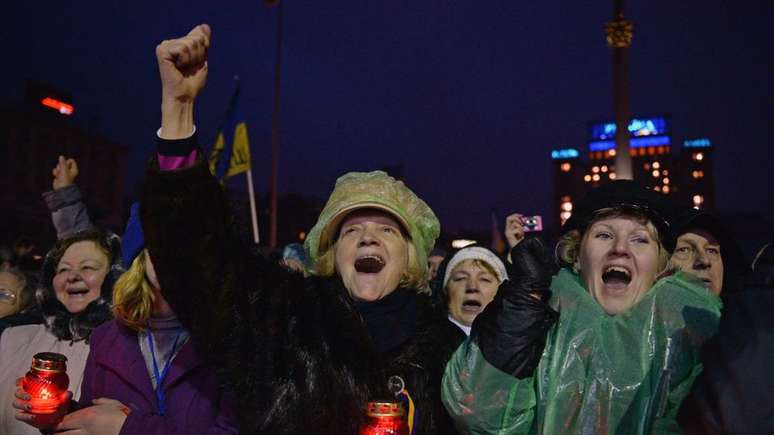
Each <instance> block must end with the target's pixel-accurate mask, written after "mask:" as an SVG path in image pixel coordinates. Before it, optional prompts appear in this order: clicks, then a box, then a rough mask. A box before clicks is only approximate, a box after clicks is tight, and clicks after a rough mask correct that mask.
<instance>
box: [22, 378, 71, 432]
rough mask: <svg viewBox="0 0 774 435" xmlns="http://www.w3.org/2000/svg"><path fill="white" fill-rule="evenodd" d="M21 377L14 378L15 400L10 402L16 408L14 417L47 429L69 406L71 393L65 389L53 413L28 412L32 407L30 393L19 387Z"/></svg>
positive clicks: (57, 420)
mask: <svg viewBox="0 0 774 435" xmlns="http://www.w3.org/2000/svg"><path fill="white" fill-rule="evenodd" d="M23 379H24V378H19V379H17V380H16V391H15V392H14V397H16V400H14V401H13V404H12V405H13V407H14V408H15V409H16V410H17V412H16V414H15V415H14V418H15V419H17V420H19V421H22V422H24V423H27V424H29V425H30V426H32V427H36V428H38V429H48V428H50V427H52V426H54V425H55V424H57V423H58V422H60V421H61V420H62V417H64V415H65V414H67V411H68V410H69V408H70V399H71V398H72V397H73V393H71V392H69V391H67V392H66V393H65V394H64V395H63V398H62V399H63V400H62V402H61V403H60V404H59V408H57V410H56V412H55V413H53V414H31V413H30V412H29V411H30V409H32V405H31V404H30V395H29V394H27V392H26V391H24V390H23V389H22V387H21V385H22V384H21V383H22V380H23Z"/></svg>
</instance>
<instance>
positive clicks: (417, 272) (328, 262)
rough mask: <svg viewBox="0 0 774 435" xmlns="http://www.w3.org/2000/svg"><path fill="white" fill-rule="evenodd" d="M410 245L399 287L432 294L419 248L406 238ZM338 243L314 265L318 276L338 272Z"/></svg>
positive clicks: (328, 248) (407, 243)
mask: <svg viewBox="0 0 774 435" xmlns="http://www.w3.org/2000/svg"><path fill="white" fill-rule="evenodd" d="M406 245H407V246H408V266H407V267H406V270H404V271H403V273H401V277H400V283H399V284H398V286H399V287H404V288H413V289H416V291H417V293H420V294H423V293H424V294H430V287H429V286H428V285H427V274H426V273H425V270H424V269H423V268H422V267H421V266H420V265H419V262H417V250H416V247H415V246H414V243H413V242H412V241H411V239H408V238H407V239H406ZM335 250H336V243H334V244H333V245H329V246H328V247H327V248H326V249H325V252H323V253H322V255H320V257H319V259H318V260H317V263H316V264H315V265H314V273H315V275H318V276H333V275H334V274H335V273H336V253H335Z"/></svg>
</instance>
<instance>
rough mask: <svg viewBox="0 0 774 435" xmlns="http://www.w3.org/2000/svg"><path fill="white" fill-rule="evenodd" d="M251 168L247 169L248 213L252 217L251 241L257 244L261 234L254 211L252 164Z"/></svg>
mask: <svg viewBox="0 0 774 435" xmlns="http://www.w3.org/2000/svg"><path fill="white" fill-rule="evenodd" d="M250 166H251V169H248V170H247V191H248V194H249V195H250V215H251V216H252V218H253V241H254V242H255V244H256V245H257V244H259V243H260V242H261V236H259V235H258V216H257V213H256V212H255V192H254V191H253V170H252V165H250Z"/></svg>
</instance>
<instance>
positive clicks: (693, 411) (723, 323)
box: [679, 245, 774, 435]
mask: <svg viewBox="0 0 774 435" xmlns="http://www.w3.org/2000/svg"><path fill="white" fill-rule="evenodd" d="M766 249H767V251H769V253H768V259H767V260H768V263H766V262H764V261H763V260H764V255H762V254H759V256H758V259H757V260H758V261H757V263H758V264H757V265H756V269H755V270H754V272H753V273H752V274H751V275H750V276H749V277H747V280H746V285H745V286H744V288H743V289H742V290H739V289H735V291H731V292H728V293H726V289H725V287H724V288H723V293H721V296H722V297H723V302H724V308H723V317H721V319H720V327H719V328H718V333H717V335H716V336H715V337H713V338H712V340H710V341H709V342H708V343H707V344H706V345H705V346H704V349H702V357H703V361H704V371H703V372H702V373H701V375H700V376H699V378H698V379H697V380H696V385H695V386H694V388H693V390H692V391H691V394H690V396H688V398H687V399H686V401H685V403H684V405H683V407H682V409H681V410H680V415H679V421H680V426H681V427H682V429H683V431H684V432H685V433H686V435H698V434H702V435H704V434H707V435H713V434H745V435H758V434H760V435H764V434H772V433H774V376H771V372H770V370H771V361H773V360H774V316H772V315H771V308H772V307H774V261H773V260H774V254H772V252H774V245H770V246H768V247H767V248H766ZM723 255H724V258H725V253H724V254H723Z"/></svg>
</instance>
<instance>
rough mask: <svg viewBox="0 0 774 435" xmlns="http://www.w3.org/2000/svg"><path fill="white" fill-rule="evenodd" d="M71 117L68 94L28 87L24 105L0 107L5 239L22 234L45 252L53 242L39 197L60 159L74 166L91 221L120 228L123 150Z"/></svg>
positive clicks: (73, 110)
mask: <svg viewBox="0 0 774 435" xmlns="http://www.w3.org/2000/svg"><path fill="white" fill-rule="evenodd" d="M73 113H78V112H77V107H75V104H74V103H73V99H72V97H71V96H70V95H68V94H67V93H65V92H62V91H59V90H56V89H53V88H50V87H47V86H44V85H40V84H37V83H32V82H29V83H28V84H27V89H26V98H25V101H24V102H14V103H8V104H3V105H2V106H0V150H2V154H3V157H4V158H3V159H2V163H0V165H2V169H0V184H1V185H2V186H3V189H0V202H2V204H3V211H4V213H3V217H2V218H0V228H2V231H3V236H4V238H9V239H12V238H14V237H18V236H22V235H24V236H28V237H30V238H31V239H33V240H35V242H37V245H38V246H39V247H46V246H48V244H49V243H50V242H51V240H52V238H53V237H55V234H54V229H53V226H52V224H51V215H50V214H49V211H48V209H47V208H46V205H45V203H44V202H43V200H42V199H41V194H42V193H43V192H45V191H48V190H51V182H52V175H51V170H52V169H53V168H54V166H56V163H57V158H58V156H59V155H60V154H61V155H64V156H67V157H74V158H75V159H76V160H77V162H78V168H79V171H80V174H79V176H78V178H77V180H76V183H77V184H78V186H79V187H80V189H81V192H82V193H83V199H84V201H85V202H86V204H87V206H88V207H89V214H90V215H91V217H92V219H93V220H94V221H95V222H96V223H98V224H100V225H103V226H107V227H109V228H111V229H114V230H117V231H119V232H120V230H121V229H122V227H123V220H124V216H123V211H124V209H125V207H124V205H125V204H124V180H125V178H126V161H127V156H128V151H129V150H128V147H127V146H125V145H122V144H119V143H116V142H115V141H112V140H110V139H108V138H106V137H104V136H102V135H100V134H97V133H95V132H94V131H92V130H90V129H88V128H85V127H84V126H83V125H81V124H80V123H79V122H78V120H76V119H73V116H71V115H72V114H73ZM11 241H12V240H7V239H4V240H0V243H9V242H11Z"/></svg>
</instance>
